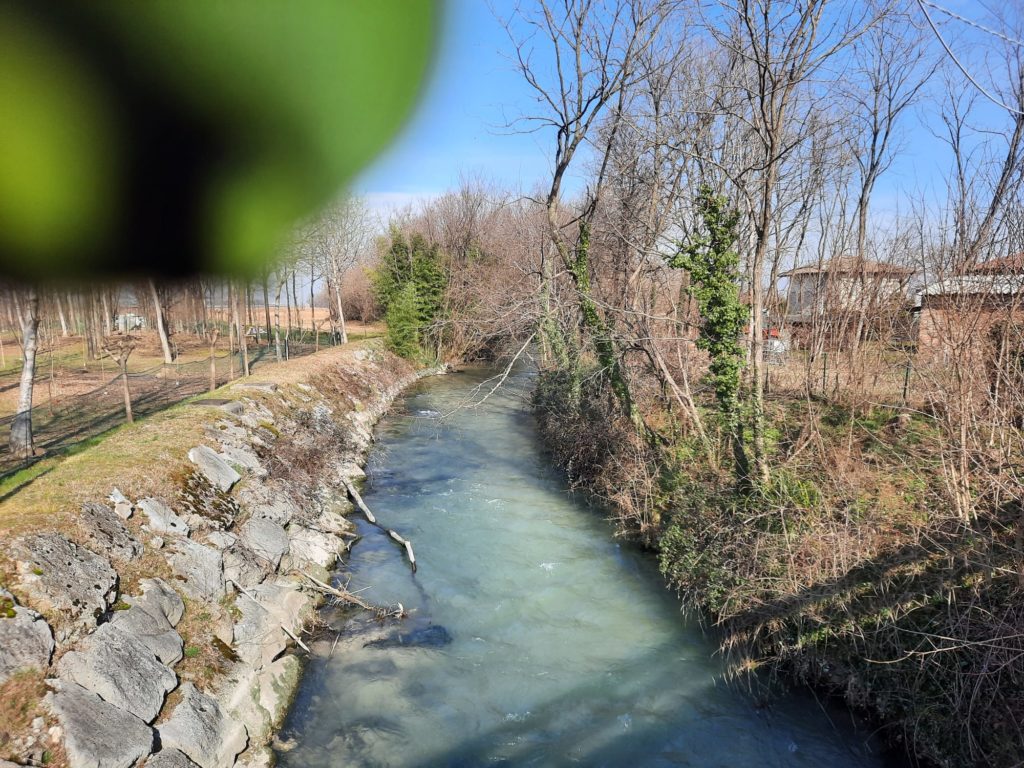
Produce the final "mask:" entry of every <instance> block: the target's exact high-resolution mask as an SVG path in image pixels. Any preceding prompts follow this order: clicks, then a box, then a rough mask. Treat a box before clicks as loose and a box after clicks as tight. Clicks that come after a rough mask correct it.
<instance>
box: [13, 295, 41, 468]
mask: <svg viewBox="0 0 1024 768" xmlns="http://www.w3.org/2000/svg"><path fill="white" fill-rule="evenodd" d="M21 336H22V352H23V357H22V364H21V384H20V386H19V389H18V410H17V412H16V413H15V414H14V421H12V422H11V436H10V441H9V445H10V448H11V453H12V454H13V455H14V456H17V457H18V458H27V457H30V456H32V455H34V454H35V443H34V441H33V439H32V386H33V384H34V383H35V376H36V349H37V348H38V346H39V293H38V291H37V290H36V288H35V287H34V286H33V287H31V288H29V289H28V296H27V300H26V306H25V314H24V315H23V316H22V318H21Z"/></svg>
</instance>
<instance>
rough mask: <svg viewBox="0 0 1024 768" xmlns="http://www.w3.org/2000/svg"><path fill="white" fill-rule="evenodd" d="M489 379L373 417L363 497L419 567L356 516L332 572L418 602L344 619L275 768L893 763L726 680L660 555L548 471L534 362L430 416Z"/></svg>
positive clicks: (377, 597) (799, 705)
mask: <svg viewBox="0 0 1024 768" xmlns="http://www.w3.org/2000/svg"><path fill="white" fill-rule="evenodd" d="M484 376H485V374H483V373H480V372H473V373H463V374H457V375H452V376H444V377H437V378H434V379H431V380H426V381H424V382H422V383H421V384H419V385H418V386H417V387H416V388H414V389H413V390H411V391H410V393H409V394H408V395H407V396H406V397H405V399H404V403H403V402H402V401H399V402H398V403H396V407H395V409H394V412H393V413H392V415H391V416H389V417H387V418H386V419H384V421H382V422H381V424H380V426H379V427H378V430H377V440H378V442H377V443H376V445H375V447H374V450H373V452H372V454H371V456H370V462H369V465H368V467H367V471H368V474H369V478H370V479H369V482H368V483H367V487H366V489H365V493H364V499H365V500H366V502H367V504H368V506H369V507H370V509H372V510H373V511H374V513H375V514H376V515H377V518H378V520H379V521H380V522H381V523H382V524H383V525H385V526H387V527H390V528H394V529H395V530H397V531H399V532H400V533H402V534H403V535H405V536H406V537H408V538H409V539H411V540H412V542H413V543H414V545H415V552H416V558H417V561H418V564H419V570H418V573H417V574H416V575H415V576H413V575H412V574H411V573H410V569H409V567H408V564H407V562H406V561H405V560H404V558H403V554H402V550H401V549H400V548H399V547H398V546H396V544H395V543H394V542H393V541H390V540H389V539H388V538H387V537H386V536H385V535H384V534H382V533H381V532H380V531H379V530H378V529H376V528H374V527H372V526H370V525H368V524H361V526H360V533H362V534H363V535H364V538H363V539H362V540H361V541H360V542H359V543H358V544H356V546H355V547H354V548H353V551H352V553H351V555H350V556H349V558H348V562H347V563H346V566H345V568H344V572H343V573H342V574H339V578H345V579H348V578H350V579H351V583H350V584H349V588H350V589H352V590H364V591H362V592H360V594H361V595H362V596H363V597H365V598H367V599H370V600H372V601H374V602H379V603H395V602H399V601H400V602H401V603H402V604H403V605H404V606H405V607H406V609H413V611H414V612H413V613H412V615H411V617H410V618H408V619H406V620H405V621H404V622H402V623H401V624H400V625H395V626H394V627H392V628H390V630H389V631H390V632H391V634H390V635H389V636H387V637H386V638H385V639H384V640H383V641H381V640H380V639H379V638H380V630H379V629H378V630H377V631H376V632H373V630H372V629H371V630H370V631H371V632H373V634H372V635H367V634H365V632H366V631H367V630H366V622H365V620H363V621H359V620H356V621H350V622H349V623H348V624H347V625H345V624H344V623H341V620H340V619H338V621H339V626H338V627H337V629H338V630H340V631H341V634H340V640H338V645H337V647H335V636H334V634H332V633H325V639H324V640H322V641H321V642H320V643H318V644H317V647H316V648H317V650H319V653H317V654H316V655H315V656H314V658H313V659H312V660H311V661H310V663H309V665H308V667H307V669H306V672H305V675H304V677H303V681H302V684H301V686H300V689H299V693H298V696H297V698H296V702H295V705H294V707H293V709H292V711H291V714H290V715H289V718H288V721H287V722H286V724H285V728H284V730H283V733H282V740H283V742H284V743H285V744H286V745H287V748H286V749H284V750H282V751H281V752H280V754H279V758H280V761H281V763H282V765H284V766H291V767H294V768H299V767H300V766H302V767H303V768H311V767H316V766H347V765H354V766H434V765H438V766H445V765H452V766H486V765H509V766H519V765H531V766H561V765H568V764H579V765H595V766H596V765H607V766H621V765H628V766H815V767H817V766H827V767H828V768H845V767H846V766H881V765H883V762H882V760H881V759H880V758H878V757H872V756H870V753H869V750H868V749H867V747H865V744H864V738H865V737H864V735H863V733H862V732H855V731H854V729H853V727H852V725H851V723H850V718H849V715H844V714H843V713H842V712H841V711H840V712H839V713H838V714H837V713H836V712H830V713H826V711H825V710H824V709H823V708H821V707H819V706H818V705H817V704H816V703H815V701H814V700H813V699H811V698H810V697H808V696H795V695H793V696H787V697H785V698H784V699H783V700H782V701H780V702H777V703H776V704H774V705H773V706H772V707H771V708H759V707H757V706H755V704H754V703H753V701H752V700H751V699H750V698H749V697H748V696H746V695H744V694H742V693H740V692H737V691H736V690H734V689H732V688H730V687H729V686H727V685H726V684H725V683H724V682H723V681H722V679H721V672H722V669H721V665H720V663H719V662H718V661H717V659H716V657H715V656H714V644H713V642H712V641H711V640H710V639H709V638H707V637H705V636H704V635H703V634H702V633H701V631H700V629H699V628H698V627H697V626H695V625H694V624H693V623H688V622H687V621H685V620H684V619H683V617H682V616H681V615H680V612H679V606H678V603H677V602H676V600H675V599H674V597H673V595H672V594H671V593H670V592H669V591H667V590H666V589H665V588H664V586H663V583H662V581H661V580H660V578H659V575H658V573H657V568H656V564H655V563H654V559H653V558H652V556H651V555H650V554H649V553H643V552H639V551H636V550H634V549H633V548H632V547H630V546H628V545H627V544H624V543H622V542H620V541H617V540H615V539H614V538H613V535H612V533H613V532H612V529H611V527H610V525H609V524H608V523H606V522H605V521H604V519H603V516H602V515H601V514H600V513H599V512H597V511H596V510H594V509H593V508H590V507H588V505H587V504H586V503H585V502H584V501H583V500H582V499H580V498H579V497H578V496H575V497H574V496H573V495H570V494H568V493H567V492H566V490H565V480H564V478H563V477H562V476H561V475H560V474H559V473H558V472H556V471H554V470H553V469H552V468H551V467H550V462H549V460H548V459H547V458H546V457H545V455H544V454H543V452H542V451H541V450H540V448H541V446H540V445H539V442H538V436H537V434H536V432H535V428H534V424H533V420H532V418H531V416H530V413H529V409H528V408H527V407H526V404H525V400H526V397H527V393H528V388H529V385H530V380H529V374H527V373H525V372H524V373H518V374H516V375H514V376H513V377H511V378H510V380H509V382H508V383H507V385H506V386H505V387H503V388H502V389H501V390H499V391H498V392H497V393H495V394H493V395H492V396H491V397H490V398H488V399H487V400H486V401H485V402H484V403H483V404H482V405H480V406H478V407H475V408H472V409H463V410H459V411H457V412H456V413H455V414H454V415H451V416H449V417H447V418H445V419H444V420H443V421H439V420H438V419H437V418H436V417H437V415H438V414H442V413H444V414H447V413H448V412H449V411H450V410H451V409H453V408H455V407H456V406H457V405H459V404H460V403H463V402H464V401H465V400H466V398H467V397H472V396H473V394H474V392H475V393H476V399H479V398H480V397H482V395H483V394H486V392H487V391H488V390H489V388H490V385H487V387H486V388H484V389H482V390H481V389H476V390H474V387H476V386H477V385H479V384H480V383H481V381H482V380H483V378H484ZM326 616H327V618H328V619H331V618H332V615H331V614H330V613H327V614H326ZM334 618H337V616H335V617H334ZM371 638H374V639H376V640H377V641H376V642H373V641H372V640H371ZM332 648H333V649H334V652H333V653H331V650H332ZM830 715H831V716H830Z"/></svg>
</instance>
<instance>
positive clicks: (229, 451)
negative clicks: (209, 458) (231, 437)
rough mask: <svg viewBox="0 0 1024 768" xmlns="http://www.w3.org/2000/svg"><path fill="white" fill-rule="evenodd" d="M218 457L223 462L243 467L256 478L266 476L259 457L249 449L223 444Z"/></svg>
mask: <svg viewBox="0 0 1024 768" xmlns="http://www.w3.org/2000/svg"><path fill="white" fill-rule="evenodd" d="M220 457H221V458H222V459H224V461H225V462H230V463H231V464H237V465H238V466H240V467H245V468H246V469H248V470H249V471H250V472H252V473H254V474H255V475H256V476H257V477H263V476H264V475H266V474H267V470H265V469H264V468H263V465H262V464H261V463H260V459H259V457H258V456H257V455H256V454H255V453H254V452H253V451H252V450H251V449H249V448H245V447H243V446H239V445H229V444H225V445H223V450H222V451H221V453H220Z"/></svg>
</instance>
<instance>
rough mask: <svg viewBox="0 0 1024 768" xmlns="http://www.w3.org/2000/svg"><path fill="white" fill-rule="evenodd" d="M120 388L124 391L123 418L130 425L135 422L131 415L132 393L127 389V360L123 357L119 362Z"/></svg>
mask: <svg viewBox="0 0 1024 768" xmlns="http://www.w3.org/2000/svg"><path fill="white" fill-rule="evenodd" d="M121 386H122V388H123V390H124V417H125V419H127V420H128V423H129V424H131V423H132V422H134V421H135V417H134V415H133V414H132V393H131V390H130V389H128V358H127V357H125V358H124V359H123V360H121Z"/></svg>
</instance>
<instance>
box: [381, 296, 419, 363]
mask: <svg viewBox="0 0 1024 768" xmlns="http://www.w3.org/2000/svg"><path fill="white" fill-rule="evenodd" d="M384 321H385V322H386V323H387V326H388V329H387V333H386V334H385V336H384V341H385V343H386V344H387V347H388V349H390V350H391V351H392V352H394V353H395V354H396V355H399V356H401V357H407V358H408V357H415V356H416V355H417V354H418V353H419V352H420V335H419V321H418V318H417V306H416V286H415V285H414V284H413V283H412V282H411V281H410V282H407V283H406V284H405V285H404V286H402V287H401V288H400V289H399V290H398V291H397V292H396V293H394V294H393V295H392V297H391V301H390V303H389V305H388V310H387V313H386V314H385V316H384Z"/></svg>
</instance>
